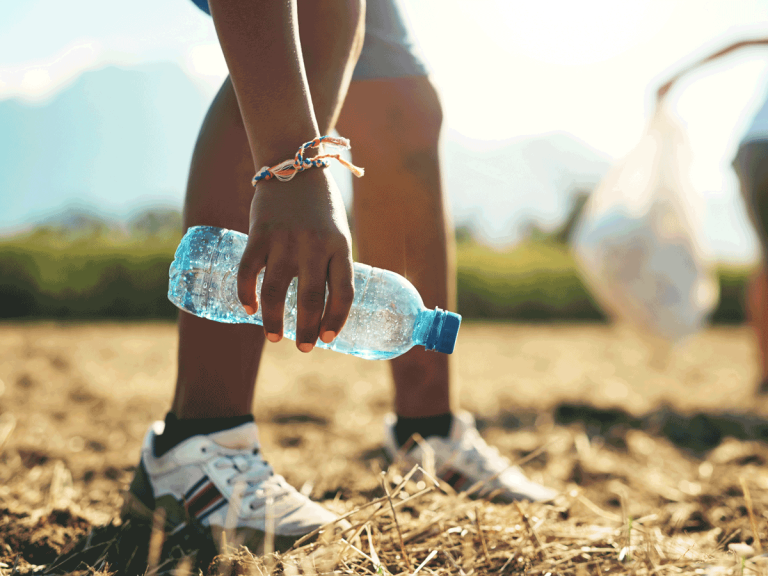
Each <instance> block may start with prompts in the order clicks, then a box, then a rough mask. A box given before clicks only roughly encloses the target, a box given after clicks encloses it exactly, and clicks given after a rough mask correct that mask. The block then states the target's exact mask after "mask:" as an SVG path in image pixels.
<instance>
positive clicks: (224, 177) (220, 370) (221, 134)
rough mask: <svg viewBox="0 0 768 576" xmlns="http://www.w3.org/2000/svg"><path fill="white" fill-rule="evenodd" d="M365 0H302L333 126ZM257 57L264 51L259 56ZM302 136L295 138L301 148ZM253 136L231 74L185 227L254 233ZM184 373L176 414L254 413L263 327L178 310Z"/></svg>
mask: <svg viewBox="0 0 768 576" xmlns="http://www.w3.org/2000/svg"><path fill="white" fill-rule="evenodd" d="M363 21H364V20H363V10H362V5H361V2H360V0H347V1H346V2H339V1H337V0H330V1H326V2H321V1H317V0H312V1H310V2H301V3H300V7H299V29H300V34H301V43H302V51H303V54H304V62H305V65H306V72H307V79H308V81H309V86H310V91H311V94H312V100H313V104H314V107H315V114H316V116H317V120H318V123H319V125H320V129H321V131H323V133H327V132H328V131H330V130H331V129H332V127H333V124H334V121H335V119H336V117H337V116H338V113H339V110H340V108H341V103H342V102H343V100H344V94H345V92H346V89H347V86H348V83H349V80H350V78H351V74H352V70H353V69H354V64H355V62H356V61H357V58H358V56H359V54H360V49H361V47H362V35H363ZM254 57H258V56H257V55H255V56H254ZM300 144H301V142H297V143H296V148H298V147H299V145H300ZM254 171H255V169H254V166H253V161H252V160H251V153H250V149H249V146H248V140H247V137H246V134H245V129H244V128H243V123H242V119H241V117H240V110H239V108H238V105H237V100H236V98H235V93H234V91H233V89H232V85H231V83H230V81H229V79H227V80H226V81H225V82H224V85H223V86H222V88H221V90H220V91H219V94H218V95H217V96H216V99H215V100H214V102H213V104H212V105H211V108H210V110H209V112H208V115H207V116H206V119H205V122H204V123H203V127H202V129H201V131H200V135H199V137H198V141H197V145H196V147H195V152H194V155H193V158H192V167H191V169H190V174H189V183H188V186H187V197H186V202H185V208H184V226H185V228H186V227H188V226H195V225H201V224H205V225H210V226H219V227H224V228H230V229H233V230H239V231H241V232H247V231H248V211H249V207H250V203H251V199H252V198H253V188H251V185H250V180H251V178H252V177H253V174H254ZM178 325H179V357H178V377H177V381H176V391H175V396H174V400H173V405H172V409H171V410H172V411H173V412H174V414H175V415H176V416H177V417H178V418H215V417H229V416H240V415H244V414H249V413H250V412H251V409H252V403H253V392H254V386H255V382H256V374H257V372H258V369H259V359H260V357H261V350H262V346H263V343H264V333H263V330H262V329H261V328H260V327H259V326H252V325H227V324H218V323H216V322H211V321H208V320H203V319H201V318H197V317H195V316H192V315H190V314H187V313H185V312H181V313H180V315H179V324H178Z"/></svg>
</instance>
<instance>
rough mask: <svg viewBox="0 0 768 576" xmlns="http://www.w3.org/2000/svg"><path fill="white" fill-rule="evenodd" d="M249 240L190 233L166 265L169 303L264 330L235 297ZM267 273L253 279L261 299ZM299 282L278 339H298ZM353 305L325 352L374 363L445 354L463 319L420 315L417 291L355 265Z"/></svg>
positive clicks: (395, 277) (214, 231) (201, 229)
mask: <svg viewBox="0 0 768 576" xmlns="http://www.w3.org/2000/svg"><path fill="white" fill-rule="evenodd" d="M247 239H248V237H247V236H246V235H245V234H242V233H240V232H235V231H234V230H226V229H222V228H214V227H211V226H195V227H193V228H190V229H189V230H187V233H186V234H185V235H184V237H183V238H182V239H181V243H180V244H179V247H178V248H177V250H176V256H175V259H174V261H173V263H172V264H171V269H170V273H169V276H170V282H169V285H168V299H169V300H170V301H171V302H173V303H174V304H175V305H176V306H178V307H179V308H181V309H182V310H186V311H187V312H190V313H192V314H195V315H196V316H200V317H201V318H207V319H209V320H215V321H216V322H226V323H231V324H235V323H248V324H261V323H262V317H261V305H259V309H258V311H257V312H256V313H255V314H253V315H251V316H249V315H248V314H247V313H246V312H245V310H244V309H243V305H242V304H241V303H240V299H239V298H238V296H237V270H238V268H239V266H240V259H241V258H242V255H243V251H244V250H245V243H246V240H247ZM263 279H264V270H262V271H261V273H260V274H259V276H258V280H257V283H256V297H257V298H259V299H260V294H261V284H262V280H263ZM296 282H297V279H296V278H294V279H293V281H292V282H291V284H290V286H289V287H288V292H287V294H286V298H285V317H284V319H283V335H284V336H285V337H286V338H290V339H291V340H295V339H296ZM354 282H355V299H354V301H353V303H352V309H351V311H350V313H349V318H348V319H347V323H346V324H345V325H344V328H343V329H342V330H341V332H339V334H338V335H337V336H336V338H335V339H334V340H333V341H332V342H331V343H330V344H326V343H324V342H323V341H322V340H318V341H317V344H316V346H317V347H318V348H327V349H330V350H335V351H337V352H343V353H345V354H352V355H353V356H359V357H361V358H367V359H371V360H383V359H387V358H394V357H395V356H399V355H401V354H403V353H405V352H407V351H408V350H410V349H411V348H412V347H413V346H415V345H420V346H424V347H425V348H426V349H427V350H436V351H438V352H444V353H446V354H450V353H451V352H453V348H454V345H455V344H456V336H457V334H458V332H459V325H460V324H461V316H459V315H458V314H454V313H453V312H446V311H444V310H441V309H439V308H435V309H434V310H428V309H427V308H425V307H424V303H423V302H422V300H421V296H419V293H418V292H417V291H416V288H414V287H413V285H412V284H411V283H410V282H408V280H406V279H405V278H403V277H402V276H400V275H399V274H395V273H394V272H390V271H389V270H381V269H380V268H372V267H371V266H368V265H366V264H361V263H359V262H355V266H354Z"/></svg>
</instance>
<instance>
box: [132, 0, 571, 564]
mask: <svg viewBox="0 0 768 576" xmlns="http://www.w3.org/2000/svg"><path fill="white" fill-rule="evenodd" d="M194 1H195V3H196V4H197V5H198V6H199V7H200V8H201V9H203V10H204V11H206V12H207V13H209V14H211V15H212V17H213V22H214V25H215V27H216V31H217V34H218V36H219V40H220V43H221V47H222V50H223V52H224V56H225V58H226V61H227V66H228V68H229V72H230V76H229V77H228V78H227V80H226V81H225V82H224V84H223V86H222V87H221V89H220V91H219V93H218V95H217V96H216V97H215V99H214V101H213V103H212V104H211V107H210V110H209V112H208V114H207V116H206V118H205V121H204V123H203V126H202V128H201V130H200V134H199V137H198V141H197V145H196V148H195V151H194V154H193V158H192V164H191V168H190V173H189V181H188V187H187V195H186V201H185V210H184V226H185V228H186V227H189V226H195V225H210V226H217V227H222V228H229V229H234V230H239V231H242V232H246V233H248V234H249V238H248V243H247V247H246V249H245V253H244V255H243V259H242V262H241V266H240V273H239V278H238V285H239V296H240V300H241V302H242V304H243V306H244V307H245V309H246V311H247V312H249V313H254V312H255V311H256V309H257V307H258V305H259V303H258V302H257V301H256V297H255V285H256V276H257V274H258V273H259V272H260V271H261V270H262V269H265V276H264V284H263V288H262V292H261V296H262V299H261V302H260V305H261V307H262V314H263V319H264V323H263V324H264V325H263V330H262V328H260V327H258V326H254V325H228V324H217V323H215V322H211V321H208V320H205V319H201V318H197V317H195V316H192V315H190V314H187V313H184V312H181V313H180V316H179V322H178V326H179V356H178V377H177V382H176V391H175V396H174V399H173V403H172V405H171V409H170V411H169V412H168V414H167V416H166V419H165V422H164V423H163V422H158V423H155V424H154V425H153V426H152V427H151V428H150V430H149V431H148V433H147V435H146V438H145V441H144V445H143V447H142V452H141V461H140V464H139V466H138V467H137V470H136V474H135V477H134V480H133V482H132V484H131V487H130V490H129V492H128V494H127V496H126V499H125V504H124V508H123V515H124V517H127V518H140V519H148V518H151V517H152V515H153V514H154V513H155V511H156V510H157V509H158V508H163V509H164V510H163V511H164V514H165V518H166V524H167V529H168V530H170V531H177V530H182V529H183V528H184V526H186V525H188V524H190V523H193V524H195V525H197V526H201V527H203V528H204V529H206V530H211V531H212V532H214V531H215V530H217V529H221V527H223V526H224V525H225V523H226V519H227V518H228V517H229V518H230V519H231V518H235V519H236V520H235V524H236V529H237V532H238V533H239V534H240V538H241V541H242V538H245V544H246V545H248V546H249V547H250V548H251V549H253V550H257V549H259V546H260V543H261V542H262V540H263V537H264V533H265V530H266V528H265V526H266V524H265V522H266V516H267V514H269V515H270V516H272V517H273V518H274V534H275V546H276V548H277V549H284V548H287V547H288V546H290V545H291V544H292V543H293V542H295V541H296V540H297V539H298V538H300V537H301V536H303V535H305V534H308V533H310V532H312V531H314V530H315V529H317V528H319V527H320V526H323V525H325V524H327V523H329V522H333V521H334V520H335V519H336V516H335V515H334V514H332V513H331V512H329V511H328V510H326V509H325V508H323V507H322V506H320V505H319V504H317V503H315V502H313V501H311V500H310V499H309V498H307V497H305V496H304V495H302V494H300V493H299V492H298V491H297V490H295V489H294V488H293V487H292V486H290V485H289V484H288V483H287V482H286V481H285V480H284V479H283V478H282V477H281V476H279V475H277V474H275V473H274V472H273V470H272V468H271V467H270V465H269V464H268V463H267V462H266V461H265V460H264V459H263V456H262V454H261V452H260V448H259V442H258V436H257V427H256V424H255V423H254V418H253V415H252V405H253V395H254V387H255V381H256V375H257V373H258V369H259V358H260V355H261V350H262V345H263V343H264V340H265V339H266V340H269V341H270V342H277V341H279V340H280V339H281V338H282V330H283V326H282V319H283V304H284V301H285V295H286V290H287V287H288V284H289V282H290V281H291V279H292V278H293V277H294V276H298V278H299V288H298V298H297V302H298V322H297V334H296V336H297V337H296V345H297V347H298V349H299V350H300V351H302V352H310V351H311V350H312V349H313V346H314V343H315V342H316V341H317V339H318V338H320V339H321V340H322V341H323V342H330V341H332V340H333V338H334V337H335V336H336V335H337V334H338V333H339V331H340V330H341V329H342V327H343V325H344V322H345V320H346V317H347V314H348V313H349V309H350V306H351V303H352V298H353V288H352V286H353V284H352V256H351V254H352V250H351V239H350V232H349V228H348V224H347V221H346V214H345V210H344V206H343V204H342V200H341V198H340V195H339V191H338V188H337V186H336V184H335V182H334V180H333V177H332V175H331V173H330V172H329V171H328V170H326V169H323V168H311V169H307V170H305V171H302V172H300V173H296V174H295V177H294V178H292V179H290V180H289V181H285V182H283V181H278V179H276V178H271V179H264V180H260V181H258V182H256V183H255V184H254V185H253V186H252V184H251V180H252V178H253V176H254V174H255V173H256V172H257V171H259V170H260V167H262V166H267V167H269V166H275V165H276V164H278V163H280V162H281V161H284V160H286V159H288V158H292V157H293V156H294V154H295V153H296V150H297V148H299V146H300V145H302V144H303V143H305V142H310V141H315V142H316V141H317V139H319V138H321V137H322V136H324V135H327V134H329V133H330V132H331V131H332V130H334V129H335V128H338V131H339V133H340V134H341V135H342V136H344V137H346V138H349V140H350V141H351V144H352V154H353V161H354V162H355V164H357V165H359V166H362V167H364V168H365V171H366V175H365V177H364V178H361V179H355V182H354V202H353V209H354V219H355V224H356V232H357V238H356V242H357V251H358V255H359V260H360V261H362V262H365V263H367V264H370V265H372V266H376V267H380V268H385V269H389V270H393V271H395V272H398V273H400V274H403V275H405V276H407V278H408V279H409V280H410V281H411V282H412V283H413V284H414V285H415V286H416V288H417V289H418V290H419V292H420V294H421V296H422V297H423V300H424V303H425V305H426V306H428V307H434V306H439V307H441V308H443V309H449V310H450V309H454V308H455V294H454V292H455V271H454V253H453V252H454V249H453V233H452V229H451V227H450V220H449V218H448V215H447V207H446V203H445V197H444V193H443V188H442V182H441V170H440V161H439V157H438V143H439V137H440V131H441V126H442V111H441V107H440V100H439V98H438V95H437V92H436V90H435V87H434V86H433V84H432V83H431V81H430V79H429V77H428V70H427V68H426V66H425V64H424V62H423V61H422V59H421V58H420V56H419V54H418V52H417V50H416V48H415V46H414V43H413V39H412V35H411V32H410V30H409V28H408V26H407V24H406V20H405V18H404V15H403V12H402V10H401V8H400V7H399V5H398V3H397V2H396V1H395V0H376V1H373V2H369V3H368V5H367V7H366V6H365V5H364V2H363V1H362V0H333V1H319V0H313V1H302V2H296V1H295V0H293V1H290V0H288V1H282V2H254V1H252V0H229V1H225V0H210V6H209V5H208V3H206V0H194ZM321 152H322V150H318V149H317V148H313V147H309V148H307V149H306V151H305V154H306V156H307V157H308V158H310V159H311V158H312V157H314V156H315V155H316V154H318V153H321ZM326 283H327V287H328V292H329V294H328V300H327V303H326V304H325V306H324V294H325V287H326ZM391 368H392V376H393V379H394V383H395V406H394V408H395V410H394V412H395V414H393V415H390V416H388V417H387V418H386V422H385V443H386V448H387V451H388V453H389V455H390V456H391V457H393V458H394V457H395V456H396V454H397V453H398V452H399V451H401V448H402V447H403V446H404V445H405V444H406V443H408V441H409V440H410V439H411V437H412V436H413V435H414V434H419V435H420V436H421V437H423V438H424V439H425V441H426V443H427V444H429V445H430V447H431V449H432V450H433V451H434V455H435V464H436V470H437V471H438V473H439V474H440V475H441V476H442V478H443V479H444V480H445V481H447V482H448V483H450V484H452V485H453V486H454V487H455V488H456V489H457V490H461V489H468V488H469V487H470V486H472V485H474V484H475V483H476V482H479V481H485V482H486V484H485V486H484V488H483V494H487V495H490V494H493V495H494V496H496V497H498V498H501V499H503V500H506V501H511V500H515V499H529V500H548V499H551V498H553V497H554V496H555V494H556V493H555V492H554V491H552V490H550V489H548V488H545V487H544V486H541V485H538V484H536V483H533V482H531V481H530V480H528V479H527V478H526V477H525V476H524V475H523V473H522V472H521V471H520V469H519V468H516V467H512V466H510V464H509V462H508V461H507V460H506V459H505V458H503V457H501V456H500V455H499V453H498V451H496V450H495V449H493V448H490V447H489V446H488V445H486V443H485V442H484V440H483V439H482V438H481V436H480V434H479V433H478V431H477V429H476V427H475V424H474V419H473V418H472V416H471V415H469V414H468V413H466V412H461V411H455V410H453V408H452V405H451V398H450V389H451V382H452V374H451V367H450V363H449V357H447V356H445V355H442V354H434V353H430V352H427V351H425V350H411V351H410V352H408V353H406V354H405V355H403V356H401V357H399V358H396V359H394V360H392V361H391ZM410 445H413V446H414V447H413V448H412V449H410V451H408V450H406V454H405V456H404V457H405V458H406V459H407V460H409V461H411V462H413V461H420V460H421V455H420V450H421V448H420V447H419V445H418V444H414V443H413V442H411V443H410ZM329 456H330V455H329ZM238 486H239V487H240V492H239V493H238V494H237V495H236V496H235V494H234V491H235V489H236V487H238ZM268 501H269V502H271V504H269V503H268ZM235 502H237V503H238V506H239V508H238V509H237V510H230V507H232V506H234V505H235V504H234V503H235ZM268 509H269V510H268Z"/></svg>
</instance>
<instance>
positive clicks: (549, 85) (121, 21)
mask: <svg viewBox="0 0 768 576" xmlns="http://www.w3.org/2000/svg"><path fill="white" fill-rule="evenodd" d="M369 1H376V0H369ZM403 4H404V6H405V8H406V11H407V13H408V15H409V17H410V20H411V23H412V25H413V27H414V29H415V31H416V36H417V38H418V40H419V43H420V46H421V49H422V51H423V53H424V55H425V58H426V60H427V62H428V63H429V65H430V66H431V69H432V71H433V77H434V79H435V82H436V84H437V86H438V87H439V90H440V93H441V96H442V100H443V106H444V109H445V118H446V124H447V125H448V126H449V127H450V128H452V129H454V130H456V131H458V132H459V133H461V134H463V135H466V136H468V137H471V138H476V139H481V140H494V139H505V138H511V137H520V136H528V135H536V134H543V133H548V132H552V131H564V132H568V133H571V134H573V135H575V136H576V137H577V138H579V139H581V140H583V141H584V142H585V143H587V144H588V145H590V146H591V147H593V148H595V149H597V150H599V151H601V152H604V153H606V154H608V155H610V156H611V157H613V158H616V159H619V158H622V157H623V156H625V155H626V154H628V153H629V152H630V151H631V150H632V148H633V147H634V146H635V145H636V144H637V142H638V141H639V139H640V137H641V136H642V134H643V130H644V128H645V126H646V123H647V121H648V119H649V117H650V113H651V111H652V109H653V98H652V94H653V90H654V89H655V87H656V86H658V85H660V84H661V83H663V82H664V81H666V79H667V78H668V77H669V76H670V75H671V74H673V73H674V72H676V71H677V70H679V69H680V68H681V67H682V66H683V65H685V64H686V63H690V62H692V61H694V60H695V59H696V58H697V57H700V56H702V55H704V54H706V53H707V52H708V51H712V50H714V49H716V48H719V47H721V46H724V45H726V44H727V43H729V42H731V41H735V40H739V39H743V38H747V37H761V36H762V37H768V1H766V0H762V1H752V0H710V1H705V0H622V1H621V2H616V1H615V0H581V1H579V2H573V1H569V0H538V1H536V2H530V1H522V0H403ZM3 12H4V14H3V18H2V20H0V99H4V98H19V99H23V100H26V101H30V102H38V103H45V102H46V101H48V100H50V99H51V98H52V97H53V96H54V95H55V94H56V93H57V92H58V91H60V90H62V89H63V88H65V87H66V86H67V85H68V84H69V83H70V82H72V81H73V80H74V79H75V78H76V77H77V76H78V75H79V74H81V73H82V72H84V71H86V70H91V69H97V68H101V67H104V66H106V65H109V64H118V65H122V66H133V65H140V64H145V63H151V62H168V61H171V62H175V63H177V64H179V65H180V66H181V67H183V69H184V70H185V71H186V72H187V74H188V75H189V76H190V77H192V78H194V79H195V80H196V82H198V83H199V85H200V86H202V87H203V88H204V89H205V90H206V91H208V92H209V93H210V94H213V92H214V91H215V89H216V88H217V87H218V85H219V84H220V82H221V80H222V79H223V78H224V76H225V75H226V65H225V63H224V59H223V57H222V55H221V52H220V50H219V48H218V43H217V41H216V35H215V31H214V29H213V25H212V22H211V20H210V18H209V17H207V16H206V15H205V14H204V13H202V12H201V11H199V10H198V9H197V8H196V7H195V6H194V5H193V4H192V3H191V2H190V1H189V0H132V1H131V2H104V1H103V0H73V1H71V2H60V1H57V0H25V1H24V2H9V3H7V6H4V8H3ZM766 86H768V48H759V49H751V50H746V51H743V52H741V53H739V54H738V55H737V56H734V57H729V58H726V59H724V60H723V61H722V62H721V63H719V64H717V65H714V64H713V65H710V66H708V67H706V68H705V69H703V70H701V71H700V72H698V73H696V74H692V75H691V76H690V77H688V78H686V79H684V81H683V82H681V83H680V86H679V87H678V88H677V89H676V90H675V91H674V92H673V93H672V94H671V98H670V100H671V102H670V103H671V105H672V108H673V110H675V111H676V112H677V113H678V114H679V116H680V117H681V118H682V120H683V122H684V124H685V125H686V127H687V129H688V135H689V139H690V141H691V148H692V155H693V169H692V173H691V179H692V182H693V185H694V187H695V189H696V190H697V191H699V192H700V193H701V195H702V198H704V199H705V200H706V202H707V205H708V207H709V214H710V216H709V217H710V218H711V217H714V215H717V216H718V217H719V218H724V219H725V220H727V223H725V224H724V226H725V228H726V229H729V230H730V232H729V234H730V238H731V240H730V241H731V242H732V243H733V244H734V245H735V246H734V247H733V256H734V257H739V258H749V257H751V256H753V255H754V248H755V243H754V238H753V237H752V236H751V235H750V233H749V231H745V232H741V231H740V229H741V228H744V226H745V222H744V216H743V210H742V211H740V208H739V207H738V206H736V207H735V208H734V204H735V198H736V182H735V178H734V176H733V174H732V171H731V170H730V169H729V167H728V164H729V162H730V159H731V158H732V156H733V153H734V151H735V148H736V145H737V143H738V139H739V137H740V136H741V133H742V132H743V131H744V129H745V128H746V125H747V122H748V121H749V115H750V114H751V113H753V112H754V111H755V109H756V107H757V106H758V105H759V103H760V102H761V99H762V98H763V97H764V95H765V93H766ZM726 208H727V210H728V211H729V212H728V214H727V215H726V217H724V216H723V210H725V209H726Z"/></svg>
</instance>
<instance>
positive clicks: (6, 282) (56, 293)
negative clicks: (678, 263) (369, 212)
mask: <svg viewBox="0 0 768 576" xmlns="http://www.w3.org/2000/svg"><path fill="white" fill-rule="evenodd" d="M178 229H179V227H178V226H162V225H159V224H158V222H157V221H156V220H154V219H152V218H145V219H143V220H137V221H135V222H134V223H133V225H132V226H129V227H128V228H127V229H125V230H122V231H115V230H114V229H109V228H103V227H87V228H79V229H76V230H74V231H73V230H72V229H63V228H60V227H59V228H57V227H44V228H39V229H37V230H35V231H34V232H32V233H30V234H26V235H22V236H16V237H12V238H7V239H5V240H0V318H6V319H7V318H29V319H32V318H37V319H71V320H88V319H173V318H175V317H176V313H177V311H176V308H175V307H174V306H173V305H172V304H171V303H170V302H168V300H167V298H166V292H167V289H168V267H169V265H170V263H171V260H172V259H173V253H174V251H175V249H176V245H177V244H178V241H179V239H180V234H179V233H178V232H176V230H178ZM561 232H562V231H558V232H555V233H554V234H549V235H547V234H540V235H535V236H532V237H531V238H529V240H527V241H526V242H523V243H521V244H519V245H517V246H516V247H514V248H512V249H509V250H504V251H496V250H493V249H491V248H489V247H487V246H484V245H482V244H479V243H477V242H475V241H473V240H472V238H471V235H468V234H466V235H463V236H462V237H461V238H460V241H459V243H458V249H457V255H458V300H459V305H458V308H459V312H460V313H461V314H462V315H463V316H464V317H465V318H468V319H482V320H497V321H605V316H604V314H603V313H602V312H601V311H600V309H599V307H598V306H597V304H596V303H595V301H594V300H593V299H592V297H591V296H590V295H589V293H588V292H587V290H586V288H585V287H584V285H583V284H582V282H581V280H580V278H579V275H578V273H577V269H576V265H575V263H574V261H573V259H572V258H571V255H570V253H569V251H568V247H567V245H566V244H565V243H564V242H563V239H562V238H561V236H562V233H561ZM748 272H749V271H748V269H734V268H726V269H723V270H722V272H721V274H720V284H721V290H722V296H721V300H720V305H719V306H718V308H717V310H716V311H715V313H714V315H713V321H715V322H720V323H723V322H725V323H738V322H742V321H743V320H744V307H743V292H744V286H745V283H746V278H747V275H748Z"/></svg>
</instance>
